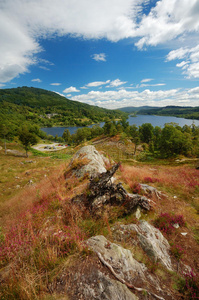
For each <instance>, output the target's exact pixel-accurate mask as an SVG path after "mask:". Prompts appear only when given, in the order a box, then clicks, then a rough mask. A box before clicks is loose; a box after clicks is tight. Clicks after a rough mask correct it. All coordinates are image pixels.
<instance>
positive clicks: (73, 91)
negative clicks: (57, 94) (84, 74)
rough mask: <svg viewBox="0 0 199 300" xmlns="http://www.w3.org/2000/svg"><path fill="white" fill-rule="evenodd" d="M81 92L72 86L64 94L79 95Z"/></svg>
mask: <svg viewBox="0 0 199 300" xmlns="http://www.w3.org/2000/svg"><path fill="white" fill-rule="evenodd" d="M77 92H80V90H78V89H76V87H74V86H70V87H69V88H66V89H65V90H64V91H63V93H66V94H67V93H77Z"/></svg>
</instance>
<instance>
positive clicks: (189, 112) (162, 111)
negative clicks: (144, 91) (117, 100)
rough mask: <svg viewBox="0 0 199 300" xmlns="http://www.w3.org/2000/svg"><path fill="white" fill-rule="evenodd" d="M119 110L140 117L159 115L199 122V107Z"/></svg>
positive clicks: (147, 107) (130, 108) (151, 107)
mask: <svg viewBox="0 0 199 300" xmlns="http://www.w3.org/2000/svg"><path fill="white" fill-rule="evenodd" d="M119 110H121V111H123V112H126V113H128V114H130V113H137V114H139V115H159V116H175V117H181V118H186V119H196V120H199V106H196V107H192V106H175V105H169V106H164V107H154V106H139V107H134V106H132V107H123V108H119Z"/></svg>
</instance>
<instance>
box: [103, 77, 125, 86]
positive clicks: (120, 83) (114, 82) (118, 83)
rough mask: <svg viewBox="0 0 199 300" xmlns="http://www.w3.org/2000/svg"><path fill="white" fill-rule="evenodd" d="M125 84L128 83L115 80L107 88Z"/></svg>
mask: <svg viewBox="0 0 199 300" xmlns="http://www.w3.org/2000/svg"><path fill="white" fill-rule="evenodd" d="M125 83H127V81H121V80H120V79H115V80H113V81H111V82H110V84H109V85H108V86H107V87H118V86H120V85H123V84H125Z"/></svg>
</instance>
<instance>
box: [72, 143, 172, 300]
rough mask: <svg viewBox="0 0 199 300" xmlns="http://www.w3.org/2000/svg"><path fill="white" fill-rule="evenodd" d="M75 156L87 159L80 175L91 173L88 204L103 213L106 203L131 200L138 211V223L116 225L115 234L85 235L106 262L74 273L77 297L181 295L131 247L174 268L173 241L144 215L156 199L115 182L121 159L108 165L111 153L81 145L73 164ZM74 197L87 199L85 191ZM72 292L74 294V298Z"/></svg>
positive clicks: (142, 297)
mask: <svg viewBox="0 0 199 300" xmlns="http://www.w3.org/2000/svg"><path fill="white" fill-rule="evenodd" d="M76 159H78V160H80V162H79V164H80V165H81V160H84V162H85V161H86V165H85V164H84V163H82V167H81V168H79V169H78V170H75V175H76V176H78V177H80V178H81V176H85V174H87V175H88V176H89V178H90V185H89V196H88V197H87V203H86V205H87V207H88V205H89V208H90V209H91V211H92V213H94V214H95V215H96V214H98V212H99V211H100V210H102V209H103V206H104V205H105V204H106V205H107V204H108V205H110V206H112V205H113V206H114V205H115V204H117V205H118V204H119V205H121V207H124V206H125V205H126V203H129V202H130V203H134V204H133V205H132V209H130V208H131V205H129V204H128V205H127V208H128V210H129V211H128V213H134V214H135V216H137V221H136V224H128V225H125V224H117V225H116V226H113V227H112V228H111V239H110V240H109V239H106V238H105V236H103V235H98V236H93V237H91V238H89V239H88V240H87V241H86V246H87V247H88V248H89V249H90V250H92V251H93V253H95V255H96V259H98V260H99V261H100V263H101V266H100V267H98V266H97V267H96V266H95V267H94V268H93V267H92V268H90V271H89V272H85V273H84V271H79V272H76V274H75V280H74V278H73V279H71V280H72V281H73V284H75V289H76V296H75V297H77V295H79V296H78V297H79V298H78V299H88V298H89V299H99V300H100V299H107V300H108V299H110V300H111V299H177V298H176V297H175V296H174V294H173V291H172V289H168V286H167V287H166V286H165V285H164V283H163V282H162V280H161V278H159V277H158V276H157V275H156V274H153V273H151V272H150V270H149V269H148V268H147V266H146V264H143V263H140V262H139V261H138V260H136V258H134V255H133V251H132V250H130V249H133V248H135V247H137V249H138V251H143V252H144V253H145V255H146V257H148V259H149V261H150V262H151V263H152V264H161V265H162V267H163V268H164V269H165V270H167V271H168V272H172V271H173V270H174V269H175V266H173V264H172V259H171V257H170V245H169V243H168V241H167V240H166V238H165V237H164V236H163V235H162V233H161V232H160V231H159V230H158V229H157V228H155V227H154V226H152V225H151V224H149V223H148V222H146V221H144V220H142V219H140V217H141V216H142V211H143V210H145V211H148V210H150V209H151V200H150V199H148V198H146V197H144V196H140V195H138V194H136V195H133V194H129V193H127V192H126V190H125V189H124V188H123V186H122V185H121V183H118V184H115V183H113V181H112V180H111V179H112V177H113V175H114V173H115V171H116V170H117V169H118V167H119V165H114V166H113V167H112V168H111V169H110V170H108V171H107V170H106V167H105V161H106V159H105V158H104V157H103V156H101V155H100V154H99V152H98V151H97V150H96V149H95V148H94V146H86V147H83V148H81V149H80V150H79V151H78V152H77V153H76V155H75V156H74V158H73V159H72V161H71V164H70V166H73V163H74V161H75V160H76ZM106 162H107V161H106ZM142 188H143V189H145V191H146V190H147V191H148V192H149V194H150V193H151V194H152V193H154V194H155V195H156V196H157V197H159V198H160V197H161V195H162V194H161V192H160V191H157V190H156V189H154V188H153V187H150V186H146V185H143V187H142ZM129 199H130V200H129ZM136 199H137V200H136ZM135 200H136V201H135ZM72 201H73V202H75V203H77V204H80V203H81V204H82V203H83V204H85V202H84V201H85V195H82V194H81V195H78V196H76V197H75V198H74V199H72ZM143 203H144V205H143ZM138 219H140V220H138ZM123 245H126V246H127V247H128V248H126V247H125V246H123ZM107 270H108V272H107ZM146 295H147V296H146ZM73 296H74V295H73ZM73 296H71V299H75V298H73ZM146 297H147V298H146ZM76 299H77V298H76Z"/></svg>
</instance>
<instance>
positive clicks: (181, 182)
mask: <svg viewBox="0 0 199 300" xmlns="http://www.w3.org/2000/svg"><path fill="white" fill-rule="evenodd" d="M1 146H3V145H2V144H1ZM79 147H80V146H79ZM7 148H9V149H11V150H17V151H18V152H19V153H24V151H23V149H22V148H21V147H20V146H19V145H18V144H16V143H10V144H8V145H7ZM96 148H97V149H98V150H99V151H101V152H103V153H104V154H105V155H106V156H107V157H109V158H110V159H113V160H114V161H115V162H117V161H121V163H122V164H121V167H120V170H118V172H117V174H116V180H117V181H120V182H122V184H123V185H124V187H125V188H126V189H127V190H128V191H129V192H133V191H134V189H135V187H136V188H138V189H139V184H140V183H146V184H149V185H151V186H153V187H155V188H157V190H159V191H161V192H162V193H163V195H162V197H161V198H157V197H156V196H154V197H152V200H153V201H154V202H153V209H152V211H151V212H149V213H148V214H142V218H143V219H146V220H147V221H148V222H150V223H152V224H154V222H155V221H156V220H159V218H160V217H161V216H162V214H166V216H169V215H170V214H171V215H172V216H178V218H179V219H180V218H182V219H183V222H184V223H183V227H182V229H180V230H177V231H174V232H173V233H169V234H168V235H167V233H166V234H165V233H164V234H165V235H166V237H167V239H168V240H169V242H170V243H171V244H172V243H173V244H172V251H173V252H172V253H173V259H175V260H176V262H178V259H179V258H180V259H182V261H183V263H185V264H187V265H189V266H190V267H191V268H193V269H194V270H195V272H196V273H197V272H198V273H199V261H198V257H199V170H196V168H195V166H196V161H194V160H188V161H183V160H181V162H176V161H175V160H171V161H168V160H167V161H165V160H164V161H162V160H152V159H151V158H149V159H148V157H147V156H145V160H143V159H141V160H138V161H137V160H135V157H134V156H133V155H132V151H133V145H131V144H130V143H128V141H120V140H119V139H118V138H114V139H108V140H106V141H104V142H103V143H97V144H96ZM76 150H77V149H70V148H68V149H65V150H62V151H59V152H55V153H41V152H39V151H36V150H33V151H32V152H30V153H29V157H28V158H26V157H24V156H14V155H13V154H12V153H9V154H7V155H6V154H5V153H4V150H3V149H2V150H0V161H1V163H0V170H1V172H0V280H1V287H0V299H2V300H3V299H13V300H14V299H15V300H16V299H19V300H23V299H24V300H25V299H52V300H53V299H59V298H60V299H62V298H61V295H59V293H58V291H57V290H56V288H53V286H54V285H53V284H54V283H55V282H56V280H57V278H58V277H60V276H61V275H60V274H62V273H63V272H66V270H68V269H70V268H71V266H73V265H75V264H77V262H78V261H83V260H84V259H85V258H86V259H88V261H89V259H92V255H91V256H90V252H89V251H88V249H87V248H85V246H84V243H83V242H84V240H85V239H87V238H88V237H90V236H92V235H96V234H103V235H105V236H107V237H108V238H109V239H110V240H111V239H112V234H111V229H110V228H111V226H112V225H114V224H117V223H118V222H122V223H125V224H129V223H132V222H135V217H134V216H133V215H127V216H124V215H122V212H121V209H120V208H117V207H115V208H113V209H112V208H109V207H106V208H105V210H104V212H103V214H102V216H101V218H98V219H97V218H96V219H95V218H93V216H92V215H91V214H90V212H89V211H85V210H82V209H81V208H80V207H77V206H76V205H75V204H71V202H70V199H71V198H72V197H74V196H75V195H77V194H80V193H81V192H82V191H84V190H85V189H86V187H87V186H88V179H87V178H83V179H82V180H79V179H78V178H76V177H75V176H73V175H72V173H71V172H70V169H69V167H68V164H69V161H70V158H71V156H72V154H73V153H74V152H75V151H76ZM19 153H18V154H19ZM20 155H22V154H20ZM139 155H140V156H141V154H140V153H138V156H139ZM66 170H68V175H67V176H64V172H65V171H66ZM179 216H181V217H179ZM168 218H169V217H168ZM181 232H185V233H186V235H185V236H183V235H181ZM125 246H126V245H125ZM182 248H183V251H181V249H182ZM134 255H135V257H136V258H138V259H139V261H141V262H144V263H147V264H148V266H149V267H150V269H151V272H155V273H156V274H161V276H162V280H165V285H167V284H169V288H171V285H173V286H176V287H175V288H176V289H177V290H178V292H179V278H180V277H179V274H176V273H175V274H174V273H173V274H168V272H166V271H165V270H163V269H162V268H160V267H159V266H155V265H152V264H151V263H150V262H148V261H147V260H146V257H145V256H144V254H143V253H142V252H141V250H140V248H139V249H135V253H134ZM88 257H89V258H88ZM167 282H169V283H167ZM180 282H181V281H180ZM50 287H51V288H50ZM178 292H177V293H178ZM64 299H67V296H66V298H64ZM190 299H191V298H190Z"/></svg>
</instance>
